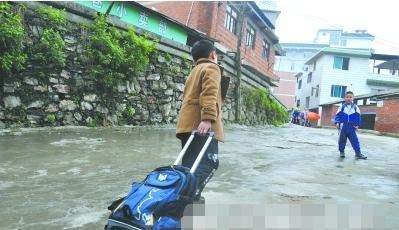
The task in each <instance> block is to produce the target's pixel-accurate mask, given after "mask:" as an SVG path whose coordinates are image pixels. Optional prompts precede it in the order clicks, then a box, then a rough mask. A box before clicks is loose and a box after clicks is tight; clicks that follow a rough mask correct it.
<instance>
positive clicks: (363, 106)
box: [321, 90, 399, 133]
mask: <svg viewBox="0 0 399 230" xmlns="http://www.w3.org/2000/svg"><path fill="white" fill-rule="evenodd" d="M355 98H356V103H357V104H358V106H359V109H360V111H361V114H362V126H361V127H360V128H362V129H371V130H376V131H379V132H383V133H399V90H389V91H383V92H380V93H374V94H367V95H361V96H356V97H355ZM341 102H342V101H336V102H332V103H328V104H323V105H321V106H322V108H323V113H322V116H321V125H322V126H331V125H332V120H333V119H334V117H335V114H336V112H337V109H338V106H339V104H340V103H341Z"/></svg>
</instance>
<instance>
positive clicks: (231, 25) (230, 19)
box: [224, 4, 238, 35]
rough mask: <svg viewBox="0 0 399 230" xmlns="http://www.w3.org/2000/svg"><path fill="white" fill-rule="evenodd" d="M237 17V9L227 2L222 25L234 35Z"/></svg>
mask: <svg viewBox="0 0 399 230" xmlns="http://www.w3.org/2000/svg"><path fill="white" fill-rule="evenodd" d="M237 18H238V11H237V10H236V9H234V7H232V6H231V5H230V4H227V6H226V15H225V19H224V27H225V28H226V29H227V30H228V31H230V32H231V33H233V34H234V35H237Z"/></svg>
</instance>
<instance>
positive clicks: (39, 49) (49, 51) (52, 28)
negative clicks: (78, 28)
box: [29, 6, 67, 75]
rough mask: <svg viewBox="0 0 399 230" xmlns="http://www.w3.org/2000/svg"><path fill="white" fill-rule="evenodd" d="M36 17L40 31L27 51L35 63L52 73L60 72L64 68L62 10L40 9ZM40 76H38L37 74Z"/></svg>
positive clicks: (63, 16) (63, 14) (63, 13)
mask: <svg viewBox="0 0 399 230" xmlns="http://www.w3.org/2000/svg"><path fill="white" fill-rule="evenodd" d="M38 15H39V18H40V19H41V23H42V24H41V25H40V26H41V29H40V30H39V31H40V33H39V35H38V37H36V38H35V42H34V44H32V45H31V47H30V49H29V53H30V57H31V58H32V61H33V62H35V63H40V65H41V66H44V67H45V69H46V68H51V70H52V71H54V70H56V71H57V70H60V69H62V68H63V67H64V66H65V62H66V58H65V48H66V46H65V42H64V34H65V28H64V27H65V26H66V23H67V20H66V18H65V12H64V11H63V10H59V9H54V8H52V7H51V6H49V7H40V8H39V9H38ZM39 75H40V74H39Z"/></svg>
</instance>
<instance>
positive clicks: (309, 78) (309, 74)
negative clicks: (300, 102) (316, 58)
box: [307, 72, 312, 83]
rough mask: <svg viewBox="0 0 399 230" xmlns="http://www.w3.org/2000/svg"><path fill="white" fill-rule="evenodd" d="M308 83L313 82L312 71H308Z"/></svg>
mask: <svg viewBox="0 0 399 230" xmlns="http://www.w3.org/2000/svg"><path fill="white" fill-rule="evenodd" d="M307 82H308V83H310V82H312V72H310V73H308V80H307Z"/></svg>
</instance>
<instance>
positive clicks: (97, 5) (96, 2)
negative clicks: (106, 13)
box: [93, 1, 103, 10]
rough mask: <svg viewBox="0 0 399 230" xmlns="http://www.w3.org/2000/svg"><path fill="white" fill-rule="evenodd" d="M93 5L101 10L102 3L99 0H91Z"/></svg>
mask: <svg viewBox="0 0 399 230" xmlns="http://www.w3.org/2000/svg"><path fill="white" fill-rule="evenodd" d="M93 7H94V8H96V9H99V10H101V8H102V7H103V3H102V2H101V1H93Z"/></svg>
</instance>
